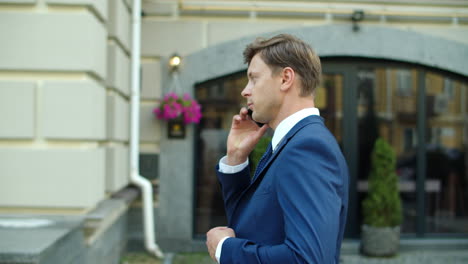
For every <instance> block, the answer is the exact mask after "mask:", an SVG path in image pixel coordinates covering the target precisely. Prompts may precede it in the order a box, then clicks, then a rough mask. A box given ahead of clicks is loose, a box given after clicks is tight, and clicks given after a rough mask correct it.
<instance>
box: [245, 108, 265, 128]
mask: <svg viewBox="0 0 468 264" xmlns="http://www.w3.org/2000/svg"><path fill="white" fill-rule="evenodd" d="M247 112H248V113H247V114H248V115H249V116H250V119H252V120H253V118H252V113H253V111H252V109H250V108H247ZM253 121H254V122H255V123H256V124H257V126H259V127H261V126H263V124H262V123H259V122H257V121H255V120H253Z"/></svg>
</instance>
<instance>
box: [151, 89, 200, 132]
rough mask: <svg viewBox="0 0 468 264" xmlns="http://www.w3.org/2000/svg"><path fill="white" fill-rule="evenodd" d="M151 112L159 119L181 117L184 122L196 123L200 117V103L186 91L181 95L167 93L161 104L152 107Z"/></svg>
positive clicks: (167, 119)
mask: <svg viewBox="0 0 468 264" xmlns="http://www.w3.org/2000/svg"><path fill="white" fill-rule="evenodd" d="M153 113H154V115H155V116H156V118H158V119H160V120H166V121H169V120H174V119H182V120H183V122H184V124H190V123H196V124H198V123H200V119H201V117H202V113H201V106H200V104H198V102H197V101H196V100H195V99H193V98H192V97H190V95H189V94H187V93H186V94H184V95H183V96H179V95H177V94H176V93H174V92H170V93H167V94H166V95H165V96H164V100H163V101H162V102H161V104H160V105H159V106H158V107H156V108H154V109H153Z"/></svg>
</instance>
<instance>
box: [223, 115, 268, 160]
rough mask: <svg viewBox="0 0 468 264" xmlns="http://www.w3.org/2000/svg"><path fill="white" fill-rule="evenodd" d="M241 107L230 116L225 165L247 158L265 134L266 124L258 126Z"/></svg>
mask: <svg viewBox="0 0 468 264" xmlns="http://www.w3.org/2000/svg"><path fill="white" fill-rule="evenodd" d="M247 113H248V111H247V109H246V108H245V107H243V108H242V109H241V110H240V112H239V114H238V115H235V116H234V117H233V118H232V125H231V131H230V132H229V137H228V140H227V163H228V164H227V165H231V166H233V165H238V164H241V163H243V162H245V161H246V160H247V157H248V156H249V154H250V152H252V150H253V149H254V147H255V145H256V144H257V143H258V141H259V140H260V138H261V137H262V136H263V135H264V134H265V132H266V131H267V129H268V125H266V124H265V125H263V126H262V127H258V125H257V124H256V123H255V121H253V120H252V119H251V118H250V117H249V116H248V115H247Z"/></svg>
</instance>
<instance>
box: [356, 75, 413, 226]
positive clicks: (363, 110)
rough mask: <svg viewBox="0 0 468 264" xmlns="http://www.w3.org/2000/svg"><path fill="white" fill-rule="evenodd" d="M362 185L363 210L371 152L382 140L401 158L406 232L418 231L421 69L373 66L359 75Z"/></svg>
mask: <svg viewBox="0 0 468 264" xmlns="http://www.w3.org/2000/svg"><path fill="white" fill-rule="evenodd" d="M357 80H358V81H357V84H356V89H357V95H358V98H357V103H358V104H357V114H358V122H359V123H358V140H359V142H358V148H359V149H358V153H359V158H358V175H357V177H358V182H357V189H358V192H359V199H358V200H359V203H358V207H359V208H360V206H361V202H362V200H363V199H364V198H365V196H366V193H367V190H368V185H367V179H368V177H369V173H370V170H371V153H372V149H373V147H374V143H375V140H376V139H377V138H378V137H383V138H384V139H386V140H387V141H388V142H389V143H390V145H391V146H392V147H393V148H394V150H395V154H396V156H397V175H398V176H399V188H400V196H401V198H402V208H403V223H402V229H401V230H402V232H403V233H414V232H415V231H416V227H415V223H416V208H417V207H416V195H415V194H416V156H415V155H416V142H417V141H416V122H417V119H416V116H417V115H416V109H417V90H418V83H417V70H415V69H408V68H384V67H369V68H360V69H359V70H358V72H357Z"/></svg>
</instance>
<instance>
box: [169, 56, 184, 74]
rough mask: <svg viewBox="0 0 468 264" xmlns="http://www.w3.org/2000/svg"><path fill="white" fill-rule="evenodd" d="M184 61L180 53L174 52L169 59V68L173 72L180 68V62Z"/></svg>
mask: <svg viewBox="0 0 468 264" xmlns="http://www.w3.org/2000/svg"><path fill="white" fill-rule="evenodd" d="M181 63H182V58H181V57H180V56H179V55H178V54H174V55H172V56H171V58H170V59H169V68H170V70H171V72H176V71H178V70H179V67H180V64H181Z"/></svg>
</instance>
